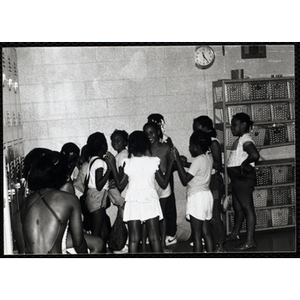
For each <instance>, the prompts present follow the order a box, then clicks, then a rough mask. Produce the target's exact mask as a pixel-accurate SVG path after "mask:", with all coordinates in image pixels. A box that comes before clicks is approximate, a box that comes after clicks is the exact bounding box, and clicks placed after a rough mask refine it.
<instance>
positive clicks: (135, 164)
mask: <svg viewBox="0 0 300 300" xmlns="http://www.w3.org/2000/svg"><path fill="white" fill-rule="evenodd" d="M149 149H150V141H149V139H148V137H147V135H146V134H145V133H144V132H143V131H134V132H133V133H131V134H130V136H129V140H128V152H129V156H130V158H126V159H124V160H123V168H124V173H123V174H119V173H118V171H117V169H116V162H115V157H114V156H113V154H111V153H110V152H108V153H107V155H106V161H107V163H108V166H109V168H110V169H111V170H112V173H113V176H114V179H115V182H116V185H117V188H118V189H119V190H122V189H123V188H124V187H125V186H126V185H127V183H128V190H127V193H126V196H125V208H124V217H123V220H124V222H127V225H128V229H129V230H128V231H129V252H130V253H135V252H138V249H139V244H140V232H141V226H142V223H143V222H145V224H146V227H147V232H148V237H149V241H150V245H151V247H152V251H153V252H162V246H161V241H160V236H159V220H162V218H163V214H162V210H161V207H160V203H159V196H158V194H157V191H156V189H155V185H154V182H155V180H157V182H158V183H159V184H160V186H161V187H162V188H166V186H167V185H168V183H169V179H170V174H171V168H172V163H173V158H172V157H171V155H170V156H169V162H170V163H169V164H168V165H169V167H168V169H167V172H166V174H165V175H163V173H162V171H161V169H160V159H159V158H158V157H149V156H146V153H147V151H149Z"/></svg>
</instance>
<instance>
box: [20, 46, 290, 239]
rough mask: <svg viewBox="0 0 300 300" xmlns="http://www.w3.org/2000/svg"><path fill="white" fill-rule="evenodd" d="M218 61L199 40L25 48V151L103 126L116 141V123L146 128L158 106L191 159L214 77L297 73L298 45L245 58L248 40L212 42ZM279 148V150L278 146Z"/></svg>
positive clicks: (181, 214)
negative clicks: (203, 56)
mask: <svg viewBox="0 0 300 300" xmlns="http://www.w3.org/2000/svg"><path fill="white" fill-rule="evenodd" d="M212 48H213V49H214V51H215V53H216V60H215V63H214V64H213V66H212V67H211V68H209V69H207V70H200V69H198V68H196V67H195V64H194V52H195V46H169V47H167V46H158V47H153V46H152V47H122V46H121V47H55V48H52V47H48V48H46V47H42V48H30V47H29V48H17V57H18V68H19V85H20V96H21V108H22V120H23V129H24V133H23V134H24V148H25V154H26V153H28V152H29V151H30V150H31V149H33V148H35V147H46V148H51V149H53V150H58V151H59V150H60V149H61V146H62V145H63V144H64V143H66V142H70V141H71V142H74V143H76V144H77V145H78V146H79V147H80V148H81V147H82V146H83V145H84V144H85V142H86V140H87V137H88V136H89V135H90V134H91V133H93V132H95V131H101V132H103V133H104V134H105V135H106V138H107V140H108V144H109V150H110V151H113V149H112V148H111V146H110V134H111V133H112V132H113V131H114V129H116V128H118V129H124V130H126V131H127V132H128V133H130V132H132V131H133V130H136V129H142V127H143V125H144V124H145V122H146V120H147V116H148V115H149V114H150V113H154V112H159V113H161V114H162V115H164V117H165V121H166V133H167V134H168V135H169V136H170V137H171V138H172V140H173V142H174V144H175V145H176V147H177V148H178V150H179V152H180V153H181V154H183V155H185V156H187V157H188V158H189V159H190V154H189V153H188V142H189V136H190V134H191V133H192V121H193V118H195V117H197V116H199V115H204V114H207V115H209V116H210V117H211V118H212V117H213V110H212V107H213V103H212V81H215V80H217V79H225V78H226V79H230V77H231V70H232V69H244V74H245V76H249V77H251V78H260V77H270V75H271V74H283V76H293V75H294V47H293V46H292V45H268V46H267V58H266V59H248V60H242V59H241V47H240V46H227V45H226V46H225V55H223V52H222V46H220V45H218V46H212ZM271 150H272V151H271ZM271 150H264V153H262V155H263V157H264V158H269V157H270V158H271V157H272V158H278V157H290V156H292V155H294V148H293V147H283V148H280V149H276V148H275V149H271ZM175 193H176V199H177V202H176V203H177V211H178V221H177V222H178V235H179V239H182V240H185V239H187V238H188V237H189V235H190V226H189V223H187V222H186V221H185V204H186V199H185V188H184V187H183V186H182V185H181V183H180V181H179V179H178V176H177V174H176V175H175Z"/></svg>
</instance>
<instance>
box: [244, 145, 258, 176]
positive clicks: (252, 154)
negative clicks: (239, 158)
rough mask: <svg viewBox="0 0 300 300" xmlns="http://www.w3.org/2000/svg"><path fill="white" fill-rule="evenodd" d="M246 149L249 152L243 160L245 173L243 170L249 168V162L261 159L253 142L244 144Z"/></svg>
mask: <svg viewBox="0 0 300 300" xmlns="http://www.w3.org/2000/svg"><path fill="white" fill-rule="evenodd" d="M243 148H244V151H246V152H247V154H248V157H247V158H246V159H245V160H244V161H243V162H242V164H241V173H243V170H244V169H245V170H249V169H250V166H249V164H250V163H252V162H257V161H258V160H259V156H260V155H259V152H258V151H257V149H256V147H255V146H254V144H253V143H251V142H246V143H245V144H244V145H243Z"/></svg>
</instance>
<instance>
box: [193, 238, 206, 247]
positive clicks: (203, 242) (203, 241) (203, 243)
mask: <svg viewBox="0 0 300 300" xmlns="http://www.w3.org/2000/svg"><path fill="white" fill-rule="evenodd" d="M202 245H203V246H204V245H205V240H204V239H203V238H202ZM190 246H191V247H194V242H190Z"/></svg>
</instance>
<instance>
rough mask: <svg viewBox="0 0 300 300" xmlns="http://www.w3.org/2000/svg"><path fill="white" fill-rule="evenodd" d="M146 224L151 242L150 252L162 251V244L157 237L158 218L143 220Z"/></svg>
mask: <svg viewBox="0 0 300 300" xmlns="http://www.w3.org/2000/svg"><path fill="white" fill-rule="evenodd" d="M145 223H146V226H147V232H148V236H149V241H150V244H151V248H152V252H162V251H163V249H162V246H161V242H160V239H159V225H160V224H159V223H160V221H159V218H158V217H156V218H153V219H149V220H146V221H145Z"/></svg>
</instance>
